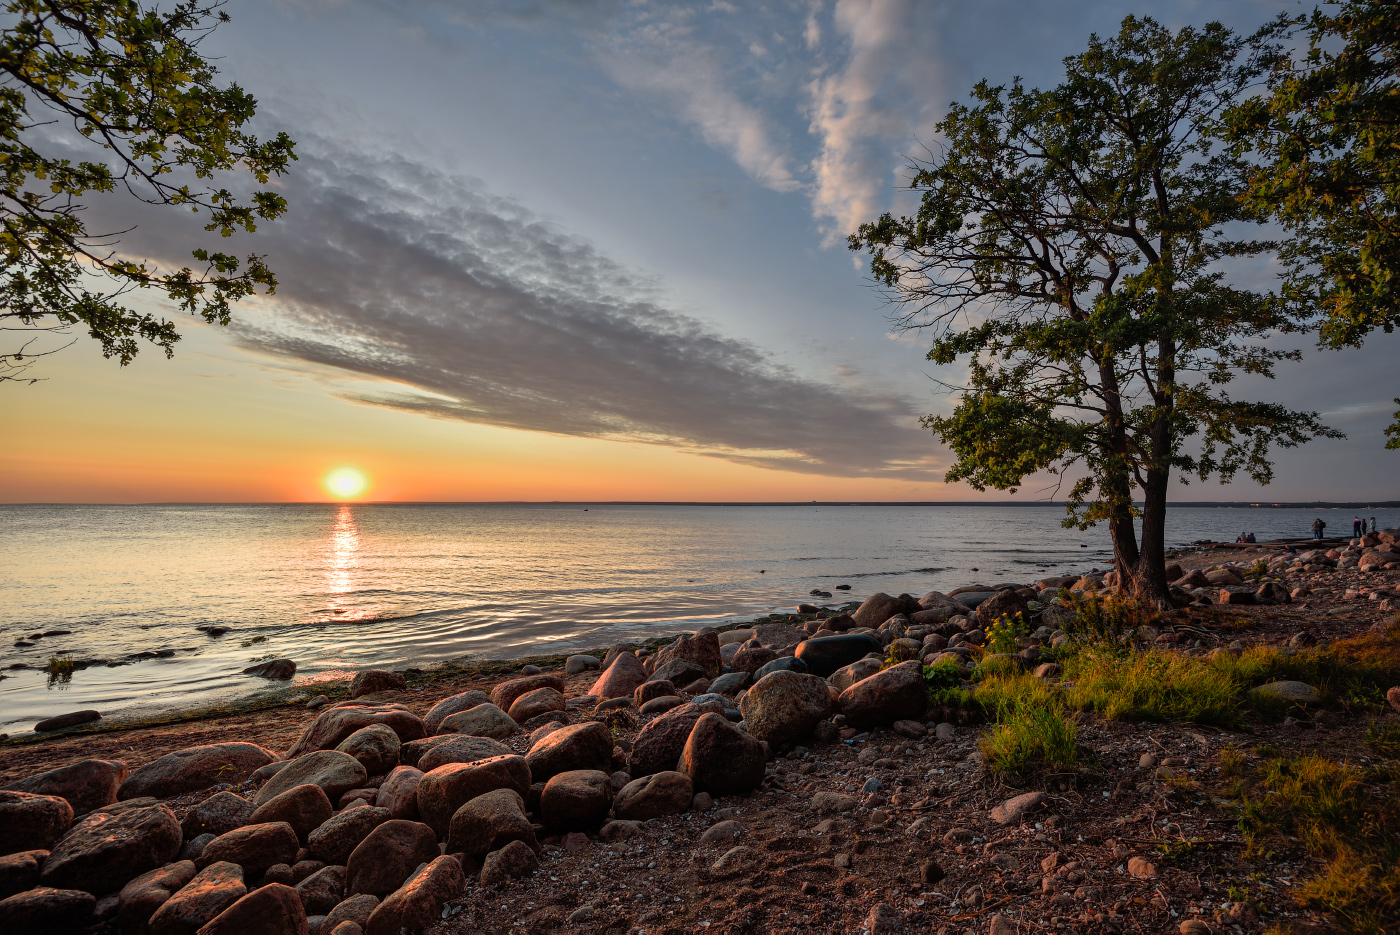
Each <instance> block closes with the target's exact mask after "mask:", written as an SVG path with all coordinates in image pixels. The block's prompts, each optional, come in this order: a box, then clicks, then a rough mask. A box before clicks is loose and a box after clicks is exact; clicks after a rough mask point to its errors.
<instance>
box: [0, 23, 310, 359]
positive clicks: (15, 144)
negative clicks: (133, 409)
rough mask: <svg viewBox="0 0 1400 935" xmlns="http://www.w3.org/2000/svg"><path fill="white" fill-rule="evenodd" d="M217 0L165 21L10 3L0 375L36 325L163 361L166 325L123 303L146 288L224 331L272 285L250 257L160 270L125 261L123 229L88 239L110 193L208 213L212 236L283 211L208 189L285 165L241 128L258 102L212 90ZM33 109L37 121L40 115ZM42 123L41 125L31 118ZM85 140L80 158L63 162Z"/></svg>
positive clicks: (0, 205)
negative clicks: (15, 336) (154, 352)
mask: <svg viewBox="0 0 1400 935" xmlns="http://www.w3.org/2000/svg"><path fill="white" fill-rule="evenodd" d="M221 6H222V0H182V2H178V3H176V4H175V6H173V7H172V8H170V9H169V10H168V11H167V12H161V11H160V10H158V9H156V8H154V7H151V8H146V7H144V6H143V5H142V3H141V2H140V0H8V2H7V3H6V5H5V13H6V25H5V28H4V31H3V34H0V160H3V166H0V225H3V230H0V256H3V263H4V265H3V269H0V327H3V328H4V329H5V330H7V331H17V332H19V333H20V334H21V335H25V337H24V338H22V339H21V342H20V346H19V347H18V348H0V381H3V380H6V379H15V378H16V377H18V376H19V375H21V374H22V373H23V372H24V370H25V369H26V367H27V363H26V362H27V360H28V359H29V358H30V357H32V354H31V353H30V352H29V346H30V344H31V343H32V342H33V340H34V338H35V337H36V336H37V334H38V332H41V331H62V330H65V329H66V328H67V327H69V326H72V325H82V326H84V327H86V328H87V331H88V333H89V334H90V335H91V336H92V337H93V338H94V339H96V340H97V341H99V342H100V343H101V346H102V353H103V355H104V356H106V357H109V358H111V357H115V358H117V359H118V360H119V361H120V362H121V363H122V364H123V365H125V364H127V363H129V362H130V361H131V360H132V358H133V357H134V356H135V355H136V353H137V351H138V350H139V348H140V344H139V342H140V341H142V340H144V341H148V342H150V343H151V344H154V345H156V346H158V347H161V348H163V349H164V350H165V353H166V356H167V357H169V356H171V354H172V353H173V346H174V344H175V342H176V341H178V340H179V337H180V336H179V334H178V333H177V331H176V328H175V325H174V323H173V322H170V321H167V320H165V319H164V318H161V317H158V316H156V315H153V314H150V313H144V312H138V311H135V310H133V309H131V308H130V307H128V305H127V304H126V299H125V297H126V296H127V295H128V293H130V292H132V291H133V290H154V291H155V292H157V293H161V294H163V295H164V296H166V297H168V298H170V299H172V300H174V301H175V303H176V304H177V305H178V306H179V307H180V308H181V309H182V310H184V311H187V312H190V313H192V314H198V315H200V316H201V317H202V318H204V320H206V321H209V322H218V323H220V324H227V323H228V321H229V306H230V304H231V303H233V302H235V301H237V300H238V299H241V298H244V297H246V296H248V295H251V294H253V293H254V292H255V291H256V290H257V289H258V288H259V287H263V288H264V289H266V290H267V291H268V292H271V291H272V290H273V289H274V288H275V287H276V279H275V278H274V276H273V274H272V271H271V270H270V269H269V268H268V267H267V265H266V264H265V263H264V260H263V258H262V257H260V256H257V255H250V256H248V257H247V258H246V259H245V260H243V261H240V260H239V258H238V257H236V256H233V255H231V254H228V253H220V252H210V251H208V250H205V249H202V248H201V249H195V250H193V251H192V252H193V256H194V258H195V259H196V260H197V261H198V264H199V265H200V267H201V268H199V269H195V270H192V269H190V268H189V267H185V268H183V269H179V270H161V269H158V268H155V267H154V266H152V265H150V264H148V263H146V262H142V261H139V260H135V259H131V258H129V257H127V256H124V255H123V254H122V253H121V252H120V250H119V244H120V238H121V235H122V234H125V233H129V231H130V230H131V228H130V227H127V228H126V229H123V230H116V231H102V232H93V231H90V230H88V228H87V225H86V223H85V221H84V216H83V213H84V207H85V205H84V196H89V197H91V196H93V195H97V196H101V195H105V194H106V193H112V192H117V191H118V190H119V189H120V190H123V191H125V192H126V193H128V194H130V195H131V196H133V197H135V198H138V199H140V200H141V201H143V202H146V203H147V204H153V205H169V206H172V207H183V208H185V209H187V210H192V211H194V212H196V213H200V214H202V215H203V216H204V220H205V221H206V222H207V223H206V225H205V230H208V231H216V232H218V233H219V234H220V235H221V236H223V237H229V236H231V235H232V234H233V233H234V231H235V230H236V229H239V228H242V229H243V230H245V231H250V232H251V231H253V230H255V229H256V224H257V222H258V221H260V220H269V221H270V220H272V219H274V218H276V217H278V216H279V215H281V214H282V213H283V212H284V211H285V210H286V208H287V203H286V201H285V200H284V199H283V198H282V197H281V196H280V195H278V194H277V193H275V192H271V191H257V192H253V193H252V194H251V195H250V196H248V197H247V198H246V199H240V197H238V196H236V195H234V194H233V193H232V192H231V191H230V190H229V189H228V188H224V187H214V183H213V181H212V180H213V178H214V176H215V175H216V173H219V172H226V171H231V170H240V171H243V172H247V173H249V174H251V175H252V177H253V178H255V179H256V180H257V181H258V182H259V183H261V184H266V182H267V181H268V179H269V177H270V176H272V175H281V174H283V173H284V172H285V171H286V169H287V166H288V164H289V162H290V161H291V160H293V159H295V158H296V156H295V154H294V152H293V145H294V144H293V142H292V140H291V139H289V138H288V137H287V135H286V134H285V133H279V134H277V136H276V137H274V138H272V139H270V140H267V141H260V140H258V139H257V138H256V137H255V136H253V135H251V134H250V133H248V132H247V131H246V130H245V129H244V127H245V125H246V124H247V123H248V121H249V120H250V119H251V118H252V117H253V114H254V111H255V109H256V106H257V102H256V101H255V100H254V99H253V98H252V97H251V96H249V95H248V94H247V93H246V92H245V91H243V90H242V89H241V88H239V87H238V86H237V85H235V84H231V85H228V86H227V87H220V86H219V85H218V84H217V83H216V81H215V78H216V70H215V68H214V67H213V66H212V65H211V64H210V63H209V62H208V61H207V60H205V59H204V58H203V57H202V56H201V54H200V51H199V46H200V44H201V42H202V41H203V40H204V39H205V38H206V37H207V36H208V35H209V34H210V32H212V31H213V29H214V28H215V27H216V26H217V25H218V24H219V23H222V22H226V21H227V20H228V16H227V14H226V13H224V12H223V10H222V9H220V7H221ZM33 114H38V115H39V116H38V117H36V116H34V115H33ZM40 118H46V119H40ZM83 147H86V148H87V149H89V150H90V151H91V152H92V153H93V158H92V159H91V160H87V159H82V160H78V161H75V159H74V158H71V157H70V155H69V154H73V153H75V152H80V151H81V149H82V148H83Z"/></svg>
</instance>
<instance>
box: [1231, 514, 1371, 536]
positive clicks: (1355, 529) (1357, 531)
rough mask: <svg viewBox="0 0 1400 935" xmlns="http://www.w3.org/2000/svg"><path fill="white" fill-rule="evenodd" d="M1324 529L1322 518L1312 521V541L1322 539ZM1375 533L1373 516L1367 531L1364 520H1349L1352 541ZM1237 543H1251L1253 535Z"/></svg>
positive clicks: (1325, 525)
mask: <svg viewBox="0 0 1400 935" xmlns="http://www.w3.org/2000/svg"><path fill="white" fill-rule="evenodd" d="M1326 528H1327V524H1326V523H1324V522H1323V521H1322V517H1320V516H1319V517H1318V518H1317V519H1315V520H1313V522H1312V533H1313V538H1314V539H1321V538H1322V530H1324V529H1326ZM1375 531H1376V518H1375V517H1374V516H1373V517H1371V528H1370V529H1369V530H1368V529H1367V528H1366V520H1364V519H1362V518H1361V517H1359V516H1353V517H1352V518H1351V537H1352V538H1353V539H1359V538H1361V537H1362V536H1364V535H1366V533H1367V532H1375ZM1237 541H1239V542H1245V541H1249V542H1253V541H1254V537H1253V535H1251V536H1250V538H1249V539H1248V540H1246V539H1244V538H1243V535H1241V538H1240V539H1239V540H1237Z"/></svg>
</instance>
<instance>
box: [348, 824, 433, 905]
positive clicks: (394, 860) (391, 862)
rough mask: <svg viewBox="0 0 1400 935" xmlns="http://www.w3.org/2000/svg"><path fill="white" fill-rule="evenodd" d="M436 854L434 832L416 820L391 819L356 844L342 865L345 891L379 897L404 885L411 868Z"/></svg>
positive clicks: (431, 858)
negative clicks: (343, 865) (343, 866)
mask: <svg viewBox="0 0 1400 935" xmlns="http://www.w3.org/2000/svg"><path fill="white" fill-rule="evenodd" d="M437 858H438V845H437V835H435V834H434V833H433V829H432V828H429V827H428V826H427V825H425V824H423V823H422V822H419V821H402V820H399V819H391V820H389V821H386V822H384V824H382V825H380V826H378V827H377V828H375V829H374V830H373V831H371V832H370V833H369V837H367V838H365V839H364V840H363V841H361V842H360V843H359V845H358V846H356V848H355V850H354V851H352V852H351V854H350V860H349V861H348V862H347V863H346V865H345V892H346V893H349V894H353V893H370V894H371V895H374V896H378V897H380V898H381V899H382V898H384V897H385V896H388V895H389V894H390V893H392V892H393V891H394V890H396V889H398V888H399V887H400V886H402V885H403V881H404V880H407V879H408V876H409V874H411V873H412V872H413V871H414V869H415V868H416V867H417V866H418V865H419V864H422V863H428V862H429V861H433V860H436V859H437Z"/></svg>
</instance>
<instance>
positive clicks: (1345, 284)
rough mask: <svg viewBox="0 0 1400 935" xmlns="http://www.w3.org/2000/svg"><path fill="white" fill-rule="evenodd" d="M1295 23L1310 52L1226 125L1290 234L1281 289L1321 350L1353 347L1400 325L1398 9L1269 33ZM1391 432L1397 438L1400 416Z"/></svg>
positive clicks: (1385, 2) (1357, 8) (1261, 195)
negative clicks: (1314, 315) (1311, 319)
mask: <svg viewBox="0 0 1400 935" xmlns="http://www.w3.org/2000/svg"><path fill="white" fill-rule="evenodd" d="M1333 6H1336V5H1335V4H1334V5H1333ZM1300 25H1305V27H1306V29H1305V31H1306V35H1307V37H1308V48H1307V51H1306V53H1305V54H1303V56H1302V57H1301V58H1297V57H1295V56H1292V55H1279V56H1277V57H1276V59H1275V60H1274V62H1273V67H1272V69H1271V72H1270V75H1269V91H1270V93H1269V94H1267V95H1265V96H1261V97H1255V98H1251V99H1248V100H1245V101H1241V102H1240V103H1238V104H1237V105H1235V106H1234V107H1232V108H1231V109H1230V111H1229V112H1228V114H1227V125H1228V126H1229V129H1230V134H1231V137H1232V139H1233V140H1234V141H1235V142H1236V144H1237V145H1238V146H1239V147H1240V148H1241V149H1252V150H1254V151H1255V152H1257V153H1258V154H1260V155H1261V156H1262V157H1263V158H1264V162H1263V164H1261V165H1259V166H1258V167H1257V168H1256V169H1255V170H1254V171H1253V172H1251V173H1250V190H1249V194H1250V196H1251V197H1252V198H1253V199H1254V200H1255V202H1256V204H1257V205H1258V206H1259V207H1260V209H1262V210H1268V211H1273V212H1276V214H1277V216H1278V218H1279V219H1280V220H1281V221H1282V222H1283V223H1284V224H1285V225H1286V226H1287V228H1288V230H1289V233H1290V234H1291V235H1292V237H1291V238H1290V239H1289V240H1288V241H1287V242H1286V243H1285V245H1284V247H1283V250H1282V251H1281V259H1282V260H1283V262H1284V264H1285V269H1286V277H1287V280H1286V282H1287V284H1286V289H1287V290H1288V291H1289V292H1290V293H1292V295H1293V296H1294V297H1295V298H1297V299H1298V300H1299V301H1302V302H1307V303H1309V304H1310V305H1311V306H1312V307H1313V308H1314V309H1316V310H1317V312H1318V316H1319V317H1318V321H1317V326H1318V329H1319V337H1320V339H1321V343H1322V344H1323V345H1324V346H1326V347H1332V348H1341V347H1346V346H1356V345H1359V344H1361V342H1362V340H1363V338H1365V336H1366V335H1367V334H1369V333H1371V332H1372V331H1374V330H1376V329H1378V328H1379V329H1383V330H1384V331H1386V332H1390V331H1392V330H1394V328H1395V326H1396V324H1397V323H1400V4H1396V3H1395V2H1394V0H1354V2H1349V3H1345V4H1342V5H1341V6H1340V8H1339V9H1338V10H1337V12H1336V13H1335V15H1331V16H1329V15H1326V14H1324V13H1323V12H1322V11H1321V10H1314V11H1313V14H1312V16H1311V17H1309V18H1307V19H1299V20H1293V21H1282V22H1280V23H1279V24H1277V25H1276V26H1275V27H1274V29H1275V30H1276V31H1278V32H1281V33H1282V32H1286V31H1288V30H1290V29H1292V28H1295V27H1297V26H1300ZM1387 434H1389V435H1394V436H1396V439H1397V440H1400V418H1397V420H1396V422H1395V423H1394V424H1393V425H1392V426H1391V429H1390V430H1389V431H1387ZM1386 447H1388V448H1391V447H1400V444H1395V443H1394V442H1392V443H1391V444H1389V445H1387V446H1386Z"/></svg>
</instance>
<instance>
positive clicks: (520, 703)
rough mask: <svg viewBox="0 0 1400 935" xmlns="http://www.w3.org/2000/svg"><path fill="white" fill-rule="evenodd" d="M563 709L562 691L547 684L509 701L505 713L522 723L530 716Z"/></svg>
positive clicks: (516, 721)
mask: <svg viewBox="0 0 1400 935" xmlns="http://www.w3.org/2000/svg"><path fill="white" fill-rule="evenodd" d="M563 710H564V693H563V692H561V691H559V690H558V689H556V688H550V687H548V686H546V687H544V688H536V689H535V690H534V691H528V692H526V693H525V694H523V695H521V696H520V697H519V698H517V699H515V700H514V701H513V702H511V705H510V710H509V711H507V712H506V713H507V714H509V715H510V719H511V720H512V721H514V722H515V723H517V724H523V723H524V722H526V721H528V720H530V718H532V717H537V716H538V715H541V714H548V713H549V712H551V711H563Z"/></svg>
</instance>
